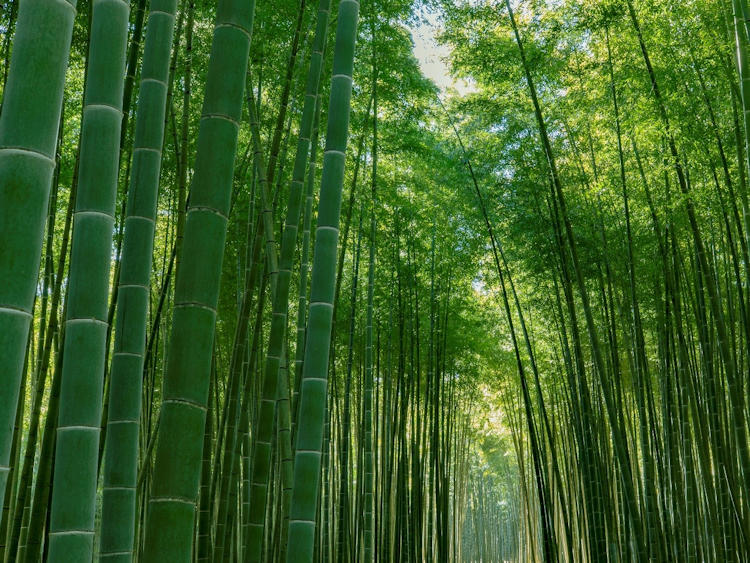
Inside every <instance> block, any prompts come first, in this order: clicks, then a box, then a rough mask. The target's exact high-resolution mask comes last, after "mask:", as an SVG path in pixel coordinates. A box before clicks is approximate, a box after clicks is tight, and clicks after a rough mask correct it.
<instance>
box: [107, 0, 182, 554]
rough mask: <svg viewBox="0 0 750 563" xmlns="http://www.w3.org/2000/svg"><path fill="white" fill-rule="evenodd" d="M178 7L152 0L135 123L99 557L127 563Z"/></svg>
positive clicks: (171, 2) (170, 0)
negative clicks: (157, 202)
mask: <svg viewBox="0 0 750 563" xmlns="http://www.w3.org/2000/svg"><path fill="white" fill-rule="evenodd" d="M176 10H177V2H176V0H153V1H152V3H151V6H150V11H149V16H148V26H147V30H146V40H145V46H144V53H143V62H142V68H141V85H140V90H139V96H138V110H137V114H136V119H135V140H134V143H133V163H132V170H131V178H130V188H129V190H128V204H127V211H126V216H125V234H124V237H123V251H122V257H121V266H120V279H119V286H118V296H119V297H118V307H117V313H116V320H115V328H116V330H115V343H114V352H113V355H112V366H111V373H110V389H109V392H110V399H109V410H108V413H107V417H108V418H107V428H108V436H107V437H108V440H107V441H106V444H105V452H104V456H105V461H104V469H103V494H102V524H101V547H100V552H101V557H102V558H103V559H107V560H110V559H111V560H116V561H120V560H124V561H129V560H131V558H132V551H133V548H134V546H133V541H134V535H135V509H136V504H135V501H136V488H135V487H136V477H137V464H138V434H139V427H140V419H141V380H142V376H143V369H144V364H143V362H144V346H145V343H146V322H147V320H146V319H147V310H148V302H149V291H150V284H151V275H150V269H151V260H152V254H153V244H154V243H153V240H154V229H155V221H156V199H157V192H158V182H159V172H160V168H161V150H162V143H163V138H164V115H165V111H166V96H167V85H166V81H167V75H168V71H169V53H170V49H171V45H172V35H173V33H174V24H175V13H176Z"/></svg>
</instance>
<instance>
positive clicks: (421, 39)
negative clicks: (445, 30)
mask: <svg viewBox="0 0 750 563" xmlns="http://www.w3.org/2000/svg"><path fill="white" fill-rule="evenodd" d="M407 27H408V28H409V31H411V35H412V38H413V39H414V56H415V57H416V58H417V61H419V67H420V69H421V70H422V74H424V75H425V76H426V77H427V78H429V79H430V80H432V81H433V82H434V83H435V84H436V85H437V87H438V88H440V91H441V92H442V93H445V92H446V91H447V90H448V89H451V88H452V89H454V90H456V92H457V93H458V94H459V95H460V96H463V95H465V94H468V93H471V92H473V91H474V88H473V87H472V85H471V84H469V83H467V82H466V81H465V80H463V79H458V80H455V79H454V78H453V77H452V76H451V75H450V71H449V66H448V61H449V59H450V54H451V50H450V47H448V46H447V45H441V44H440V43H438V41H437V39H436V36H437V34H438V31H439V28H440V22H439V14H437V13H434V12H427V11H425V12H423V13H422V17H421V18H420V20H419V21H418V22H417V23H416V24H413V25H409V26H407Z"/></svg>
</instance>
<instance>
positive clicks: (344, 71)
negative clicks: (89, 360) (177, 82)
mask: <svg viewBox="0 0 750 563" xmlns="http://www.w3.org/2000/svg"><path fill="white" fill-rule="evenodd" d="M358 17H359V2H358V1H357V0H342V1H341V2H340V4H339V10H338V23H337V26H336V27H337V29H336V45H335V48H334V54H333V76H332V78H331V98H330V102H329V109H328V128H327V135H326V149H325V152H324V156H323V177H322V179H321V190H320V202H319V204H318V224H317V227H316V231H315V251H314V254H313V270H312V283H311V289H310V310H309V321H308V330H307V336H306V343H305V359H304V365H303V372H302V385H301V392H300V406H299V426H298V428H297V440H296V448H295V458H294V485H293V488H292V502H291V507H290V512H289V540H288V549H289V551H288V552H287V561H288V562H289V563H306V562H311V561H312V560H313V552H314V550H313V547H314V543H315V518H316V514H317V502H318V491H319V490H320V462H321V454H322V447H323V426H324V424H325V418H326V414H325V413H326V396H327V391H326V386H327V377H328V355H329V351H330V341H331V323H332V313H333V294H334V290H335V285H336V249H337V245H338V234H339V229H338V227H339V218H340V215H341V190H342V186H343V182H344V166H345V163H346V144H347V139H348V133H349V109H350V101H351V92H352V68H353V66H354V45H355V43H356V39H357V20H358Z"/></svg>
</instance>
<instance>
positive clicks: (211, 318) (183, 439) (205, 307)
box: [143, 0, 255, 562]
mask: <svg viewBox="0 0 750 563" xmlns="http://www.w3.org/2000/svg"><path fill="white" fill-rule="evenodd" d="M254 12H255V5H254V2H249V3H244V2H240V1H239V0H221V1H220V2H219V5H218V7H217V14H216V23H215V27H214V37H213V42H212V45H211V56H210V60H209V69H208V75H207V78H206V90H205V97H204V101H203V117H202V119H201V125H200V130H199V133H198V149H197V155H196V163H195V167H194V170H195V171H194V175H193V182H192V187H191V196H190V206H189V208H188V212H187V219H186V222H185V235H184V237H185V238H184V240H183V246H182V255H181V257H180V270H179V271H178V272H177V277H176V286H175V297H174V302H175V306H174V314H173V320H172V330H171V344H170V347H169V351H168V356H167V368H166V374H165V376H164V391H163V400H162V407H161V415H160V416H161V422H160V425H159V432H158V438H157V440H158V442H157V446H156V458H155V462H154V475H153V481H152V491H151V499H150V500H149V507H148V517H147V520H146V531H145V534H146V535H145V545H144V551H143V560H144V561H152V562H157V561H164V560H169V561H185V562H186V561H189V560H190V558H191V554H192V544H193V525H194V519H195V515H194V512H195V503H196V500H197V496H198V487H199V481H200V473H201V458H202V449H203V448H202V446H203V435H204V430H205V419H206V404H207V400H208V383H209V379H210V378H209V375H210V369H211V356H212V348H213V337H214V331H215V322H216V305H217V302H218V294H219V278H220V273H221V263H222V259H223V247H224V240H225V237H226V229H227V214H228V212H229V203H230V202H229V199H230V196H231V190H232V174H233V172H234V160H235V154H236V149H237V134H238V129H239V120H240V117H241V109H242V101H243V90H244V86H245V75H246V71H247V60H248V53H249V48H250V39H251V32H252V31H251V30H252V24H253V16H254ZM217 147H222V149H221V152H217V151H216V148H217ZM166 528H169V530H170V533H169V534H164V533H163V530H164V529H166Z"/></svg>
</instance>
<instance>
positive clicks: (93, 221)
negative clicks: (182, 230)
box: [49, 0, 129, 561]
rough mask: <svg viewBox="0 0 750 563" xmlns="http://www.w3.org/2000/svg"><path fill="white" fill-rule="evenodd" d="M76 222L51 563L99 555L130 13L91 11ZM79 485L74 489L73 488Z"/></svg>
mask: <svg viewBox="0 0 750 563" xmlns="http://www.w3.org/2000/svg"><path fill="white" fill-rule="evenodd" d="M91 21H92V23H91V38H90V43H89V59H88V73H87V81H86V95H85V99H84V108H83V122H82V134H81V160H80V172H79V187H78V194H77V198H76V212H75V215H74V218H73V223H74V229H73V242H72V246H71V252H72V255H71V263H70V276H69V280H68V296H67V316H66V321H65V326H66V331H65V332H66V339H65V342H64V347H65V358H66V359H65V360H64V361H63V366H62V383H61V390H60V414H59V421H58V428H57V433H58V437H57V448H56V454H55V477H54V478H55V482H56V483H57V486H54V484H53V491H52V509H51V518H50V534H49V538H50V540H49V560H50V561H63V560H70V559H74V560H86V559H90V558H91V557H92V556H93V549H94V545H93V543H94V517H95V510H96V506H95V501H96V486H97V469H98V453H99V432H100V428H99V424H100V421H101V408H102V401H101V389H102V381H103V377H104V356H105V343H106V335H107V304H108V294H109V274H110V260H111V248H112V244H111V233H112V228H113V226H114V209H115V197H116V193H117V172H118V168H119V150H120V144H119V142H120V125H121V120H122V114H121V104H122V95H123V85H124V82H123V81H124V73H125V50H126V46H127V29H128V23H129V6H128V4H127V3H126V2H125V1H124V0H98V1H95V2H94V3H93V6H92V20H91ZM73 483H75V484H76V486H71V485H72V484H73Z"/></svg>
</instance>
